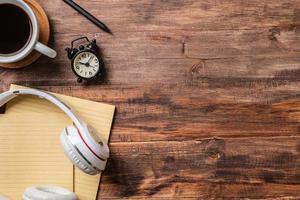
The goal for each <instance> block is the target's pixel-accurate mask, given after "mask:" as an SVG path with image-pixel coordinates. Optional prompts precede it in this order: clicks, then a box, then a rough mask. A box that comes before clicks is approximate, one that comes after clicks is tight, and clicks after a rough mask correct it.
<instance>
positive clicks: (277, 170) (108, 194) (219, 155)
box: [99, 137, 300, 199]
mask: <svg viewBox="0 0 300 200" xmlns="http://www.w3.org/2000/svg"><path fill="white" fill-rule="evenodd" d="M111 148H112V157H111V159H110V161H109V164H108V170H107V171H105V173H104V177H103V179H102V185H101V189H100V196H99V198H100V199H114V198H116V199H118V198H119V197H126V198H129V199H144V198H146V197H147V198H157V199H159V198H161V199H165V198H166V199H179V198H201V199H208V198H210V199H212V198H214V199H215V198H218V199H220V198H230V199H231V198H237V199H239V198H266V199H267V198H270V199H272V198H275V197H278V198H279V197H286V198H289V197H291V198H292V197H294V198H300V196H299V195H300V194H299V190H300V185H299V183H300V165H299V163H300V162H299V161H300V137H277V138H236V139H232V138H229V139H225V138H209V139H203V140H198V141H181V142H159V143H157V142H146V143H145V142H144V143H112V144H111Z"/></svg>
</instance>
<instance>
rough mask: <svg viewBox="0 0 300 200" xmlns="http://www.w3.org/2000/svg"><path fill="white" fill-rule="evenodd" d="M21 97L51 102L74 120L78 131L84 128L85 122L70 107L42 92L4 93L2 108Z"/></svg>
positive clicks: (31, 90)
mask: <svg viewBox="0 0 300 200" xmlns="http://www.w3.org/2000/svg"><path fill="white" fill-rule="evenodd" d="M19 95H33V96H38V97H40V98H43V99H46V100H48V101H50V102H51V103H53V104H54V105H56V106H57V107H59V108H60V109H61V110H62V111H64V112H65V113H66V114H67V115H68V116H69V117H70V118H71V119H72V121H73V123H74V124H75V126H76V127H77V128H78V129H81V128H83V125H84V123H83V121H82V120H81V119H80V117H79V116H78V115H77V114H76V113H75V112H74V111H73V110H72V109H71V108H70V107H69V106H67V105H66V104H65V103H63V102H62V101H61V100H59V99H58V98H57V97H56V96H54V95H52V94H49V93H47V92H43V91H40V90H35V89H19V90H10V91H7V92H4V93H2V94H0V107H1V106H3V105H4V104H6V103H7V102H9V101H10V100H12V99H14V98H16V97H17V96H19Z"/></svg>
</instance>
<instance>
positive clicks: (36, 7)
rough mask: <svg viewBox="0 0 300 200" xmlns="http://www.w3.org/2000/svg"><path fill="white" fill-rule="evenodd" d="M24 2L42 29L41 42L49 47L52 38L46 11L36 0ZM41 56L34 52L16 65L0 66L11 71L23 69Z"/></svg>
mask: <svg viewBox="0 0 300 200" xmlns="http://www.w3.org/2000/svg"><path fill="white" fill-rule="evenodd" d="M24 1H25V2H26V3H27V4H28V5H29V6H30V7H31V8H32V10H33V12H34V13H35V15H36V18H37V20H38V23H39V27H40V36H39V41H40V42H41V43H43V44H46V45H47V44H48V41H49V36H50V25H49V20H48V17H47V15H46V13H45V11H44V9H43V8H42V7H41V6H40V4H38V2H36V1H35V0H24ZM40 55H41V54H40V53H38V52H37V51H35V50H33V52H31V53H30V54H29V55H28V56H27V57H26V58H24V59H23V60H20V61H18V62H15V63H9V64H7V63H0V66H1V67H4V68H11V69H17V68H22V67H25V66H27V65H30V64H32V63H33V62H35V61H36V60H37V59H38V58H39V57H40Z"/></svg>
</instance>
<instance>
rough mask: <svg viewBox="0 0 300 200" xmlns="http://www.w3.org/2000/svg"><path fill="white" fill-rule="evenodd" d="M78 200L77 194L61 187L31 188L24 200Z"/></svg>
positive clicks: (25, 194)
mask: <svg viewBox="0 0 300 200" xmlns="http://www.w3.org/2000/svg"><path fill="white" fill-rule="evenodd" d="M58 199H59V200H77V199H78V198H77V196H76V195H75V193H73V192H70V191H69V190H67V189H65V188H61V187H30V188H27V189H26V190H25V192H24V194H23V200H58Z"/></svg>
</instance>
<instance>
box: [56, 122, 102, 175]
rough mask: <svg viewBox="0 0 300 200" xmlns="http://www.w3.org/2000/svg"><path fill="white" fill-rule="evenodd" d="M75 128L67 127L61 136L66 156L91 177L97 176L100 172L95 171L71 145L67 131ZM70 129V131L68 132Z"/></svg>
mask: <svg viewBox="0 0 300 200" xmlns="http://www.w3.org/2000/svg"><path fill="white" fill-rule="evenodd" d="M71 128H73V127H67V128H65V129H64V131H63V132H62V134H61V135H60V142H61V145H62V147H63V149H64V152H65V154H66V155H67V157H68V158H69V159H70V160H71V162H72V163H73V164H74V165H75V166H76V167H78V168H79V169H80V170H81V171H83V172H85V173H87V174H90V175H96V174H98V171H97V170H96V169H94V167H92V166H91V165H90V164H89V163H88V162H86V161H85V159H84V158H83V157H82V155H80V153H79V152H78V150H77V149H76V148H75V147H74V146H73V145H72V144H71V142H70V141H69V138H68V136H67V131H68V130H69V131H72V130H70V129H71ZM66 129H68V130H66Z"/></svg>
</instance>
